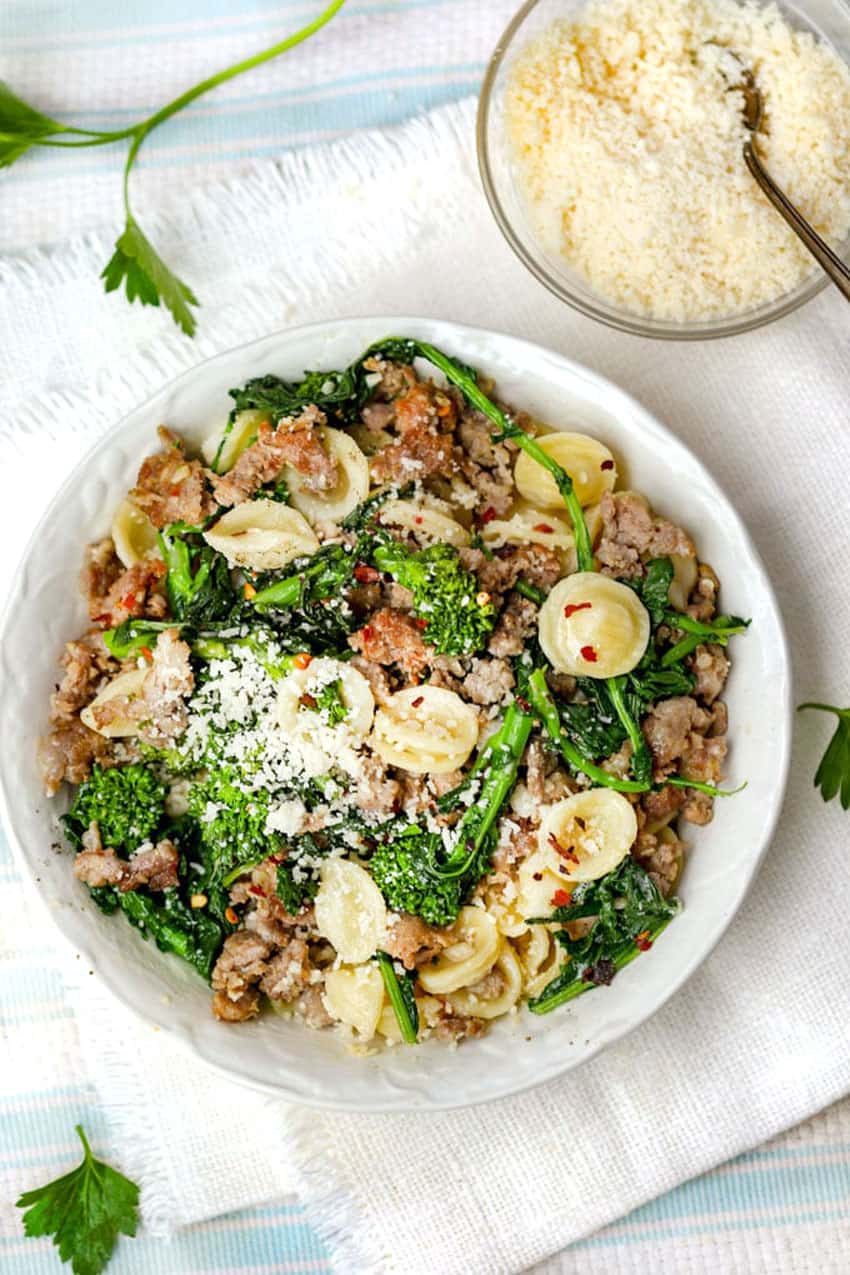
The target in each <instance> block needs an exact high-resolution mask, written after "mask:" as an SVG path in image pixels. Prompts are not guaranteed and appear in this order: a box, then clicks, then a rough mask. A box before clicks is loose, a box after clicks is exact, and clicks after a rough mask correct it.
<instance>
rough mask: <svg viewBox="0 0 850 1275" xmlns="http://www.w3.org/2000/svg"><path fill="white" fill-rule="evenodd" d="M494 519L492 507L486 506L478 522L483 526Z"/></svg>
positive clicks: (494, 514)
mask: <svg viewBox="0 0 850 1275" xmlns="http://www.w3.org/2000/svg"><path fill="white" fill-rule="evenodd" d="M495 517H496V511H495V509H494V508H493V506H492V505H488V506H487V508H486V509H485V510H484V512H483V513H482V514H481V515H480V517H479V519H478V521H479V522H480V523H481V524H482V526H485V525H486V524H487V523H488V522H492V521H493V519H494V518H495Z"/></svg>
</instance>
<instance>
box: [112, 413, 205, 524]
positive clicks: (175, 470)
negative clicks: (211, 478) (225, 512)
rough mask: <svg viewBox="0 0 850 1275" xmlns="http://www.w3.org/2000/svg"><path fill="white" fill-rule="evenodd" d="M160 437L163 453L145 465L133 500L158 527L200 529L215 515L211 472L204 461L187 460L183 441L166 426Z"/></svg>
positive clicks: (157, 453)
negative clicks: (178, 525)
mask: <svg viewBox="0 0 850 1275" xmlns="http://www.w3.org/2000/svg"><path fill="white" fill-rule="evenodd" d="M159 437H160V441H161V443H162V451H159V452H156V453H155V454H154V455H153V456H148V457H147V459H145V460H143V461H142V467H141V469H140V470H139V476H138V478H137V479H136V486H135V487H134V488H133V489H132V490H131V492H130V499H131V500H132V502H133V504H134V505H135V506H136V508H137V509H141V511H142V513H145V514H147V516H148V517H149V518H150V520H151V522H152V523H153V525H154V526H155V527H165V526H167V525H168V523H171V522H188V523H191V524H192V525H193V526H197V524H198V523H201V522H203V521H204V519H205V518H208V517H209V516H210V514H212V513H213V512H214V511H215V502H214V501H213V499H212V496H211V495H210V494H209V491H208V490H207V481H206V479H207V471H206V470H205V469H204V467H203V465H202V464H201V463H200V461H197V460H187V459H186V456H185V455H184V451H183V441H182V439H180V438H178V436H177V435H176V434H174V433H172V431H171V430H169V429H166V428H165V426H163V425H161V426H160V428H159Z"/></svg>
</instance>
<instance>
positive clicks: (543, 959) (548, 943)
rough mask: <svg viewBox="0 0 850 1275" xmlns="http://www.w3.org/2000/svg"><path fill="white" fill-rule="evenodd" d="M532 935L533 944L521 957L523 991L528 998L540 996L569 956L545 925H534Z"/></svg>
mask: <svg viewBox="0 0 850 1275" xmlns="http://www.w3.org/2000/svg"><path fill="white" fill-rule="evenodd" d="M531 934H532V943H530V944H529V946H528V948H527V949H526V951H525V952H524V953H523V954H522V955H521V956H520V961H521V963H522V967H523V973H524V975H525V987H524V989H523V991H524V993H525V995H526V996H539V995H540V993H541V992H542V991H543V988H544V987H546V986H547V985H548V984H549V983H551V981H552V979H553V978H556V977H557V974H558V971H559V970H560V968H561V966H562V965H563V964H565V962H566V961H567V959H568V954H567V952H566V950H565V949H564V948H563V947H561V945H560V943H556V941H555V939H554V937H553V935H552V933H551V931H550V930H548V929H547V928H546V926H545V925H533V926H532V927H531Z"/></svg>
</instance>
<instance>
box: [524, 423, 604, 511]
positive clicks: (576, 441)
mask: <svg viewBox="0 0 850 1275" xmlns="http://www.w3.org/2000/svg"><path fill="white" fill-rule="evenodd" d="M537 442H538V443H539V444H540V446H541V447H542V448H543V450H544V452H546V455H547V456H551V457H552V459H553V460H555V461H557V462H558V464H559V465H560V466H561V468H562V469H565V470H566V472H567V473H568V474H569V476H570V478H571V479H572V480H573V487H574V488H575V493H576V495H577V496H578V498H579V500H580V501H581V503H582V504H583V505H594V504H596V503H597V502H598V501H599V500H601V498H602V493H603V492H606V491H613V490H614V484H615V483H616V481H617V466H616V464H615V461H614V457H613V456H612V455H611V453H610V452H609V450H608V448H607V447H605V446H604V445H603V444H602V443H600V442H599V441H598V439H596V438H591V437H590V435H589V434H570V433H567V432H559V433H557V434H543V435H542V436H541V437H540V438H538V439H537ZM514 482H515V483H516V485H517V489H518V490H519V491H520V492H521V493H522V495H523V496H525V498H526V500H529V501H531V503H532V504H533V505H540V506H541V507H542V508H543V509H562V508H563V505H564V502H563V499H562V497H561V493H560V492H559V491H558V488H557V486H556V485H555V480H554V478H553V477H552V475H551V474H550V473H549V472H548V470H546V469H544V468H543V466H542V465H540V464H538V462H537V461H536V460H533V459H532V458H531V456H529V455H528V453H527V452H520V454H519V456H518V457H517V463H516V468H515V469H514Z"/></svg>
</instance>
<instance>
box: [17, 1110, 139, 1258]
mask: <svg viewBox="0 0 850 1275" xmlns="http://www.w3.org/2000/svg"><path fill="white" fill-rule="evenodd" d="M76 1133H77V1137H78V1138H79V1139H80V1142H81V1143H82V1144H83V1152H84V1155H83V1161H82V1164H80V1165H78V1167H77V1168H76V1169H72V1170H71V1172H70V1173H66V1174H64V1175H63V1176H62V1177H61V1178H56V1179H55V1180H54V1181H53V1182H47V1183H46V1184H45V1185H44V1186H39V1187H35V1188H34V1189H33V1190H32V1191H25V1192H24V1194H23V1195H21V1196H20V1197H19V1199H18V1200H17V1202H16V1206H15V1207H16V1208H19V1209H26V1212H25V1213H24V1216H23V1219H22V1220H23V1224H24V1234H25V1235H28V1236H34V1237H40V1236H50V1238H51V1239H52V1240H53V1243H54V1244H55V1245H56V1247H57V1248H58V1250H59V1257H60V1259H61V1260H62V1261H63V1262H70V1263H71V1269H72V1271H73V1272H74V1275H100V1272H101V1271H102V1270H103V1269H104V1267H105V1266H106V1264H107V1262H108V1261H109V1259H110V1257H111V1256H112V1250H113V1249H114V1248H115V1245H116V1243H117V1242H118V1237H119V1235H129V1236H133V1235H135V1234H136V1227H137V1225H138V1219H139V1188H138V1187H137V1186H136V1184H135V1182H131V1181H130V1179H129V1178H125V1177H124V1175H123V1173H119V1172H118V1171H117V1169H113V1168H111V1167H110V1165H108V1164H105V1163H104V1161H103V1160H96V1159H95V1157H94V1156H93V1154H92V1149H91V1147H90V1146H89V1144H88V1140H87V1138H86V1135H85V1134H84V1133H83V1129H82V1126H81V1125H77V1126H76Z"/></svg>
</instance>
